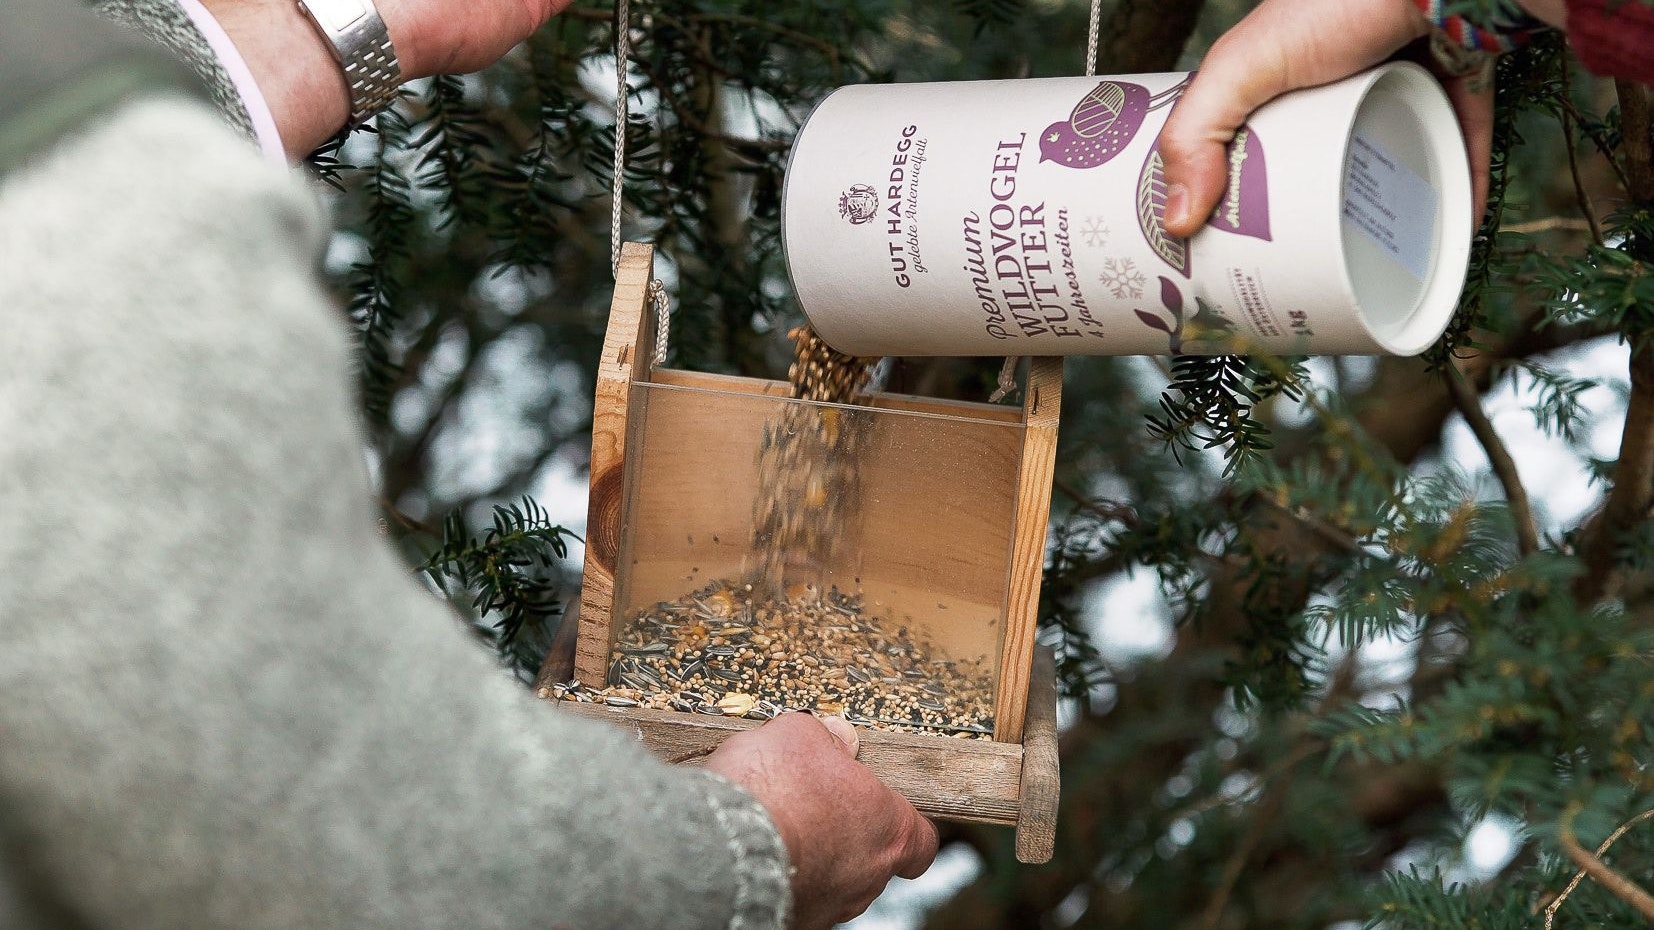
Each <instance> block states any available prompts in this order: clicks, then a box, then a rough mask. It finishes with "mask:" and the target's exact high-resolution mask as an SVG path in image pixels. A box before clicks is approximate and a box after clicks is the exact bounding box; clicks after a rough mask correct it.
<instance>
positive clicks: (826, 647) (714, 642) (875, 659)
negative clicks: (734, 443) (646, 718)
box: [552, 582, 994, 739]
mask: <svg viewBox="0 0 1654 930" xmlns="http://www.w3.org/2000/svg"><path fill="white" fill-rule="evenodd" d="M552 696H553V697H556V698H560V699H562V700H566V701H580V702H586V703H603V704H609V705H611V706H616V707H649V708H654V709H657V710H677V711H683V712H685V713H697V714H708V715H712V716H730V717H748V718H752V719H755V720H768V719H769V718H770V717H773V716H775V715H776V714H779V713H782V712H783V711H787V710H803V711H811V712H815V713H823V714H843V715H844V717H845V719H847V720H849V721H850V722H851V723H854V724H858V725H861V726H866V727H873V728H875V729H883V730H895V731H899V732H906V733H929V734H944V735H951V736H959V737H964V738H976V739H989V738H991V737H992V735H993V725H994V716H993V715H994V687H993V674H992V668H991V666H989V664H988V662H987V660H986V659H985V658H984V659H977V660H971V661H960V660H954V659H949V658H945V657H943V656H942V655H941V654H940V653H938V652H937V651H936V650H934V649H933V648H932V647H931V646H930V644H928V643H926V642H923V641H922V640H920V639H919V638H918V637H916V636H914V635H913V633H912V632H911V631H910V630H909V629H908V628H907V627H904V626H894V625H892V624H889V623H886V622H883V621H881V620H879V619H878V618H876V617H871V616H869V615H867V614H866V613H865V612H864V611H863V609H862V599H861V598H860V597H859V596H856V595H848V594H844V593H842V592H840V591H838V590H837V589H833V590H830V591H827V592H825V593H823V592H820V591H818V590H817V589H815V588H814V587H813V586H806V585H797V586H794V587H793V588H792V589H791V591H789V592H788V593H787V594H786V595H785V596H782V597H779V598H769V597H765V596H763V595H761V594H755V593H754V588H753V586H752V585H751V584H742V585H732V584H729V583H725V582H714V583H713V584H711V585H709V586H707V587H706V588H703V589H701V590H699V591H696V592H694V593H693V594H686V595H684V596H683V597H680V598H678V599H677V600H675V601H670V602H666V601H663V602H661V603H658V604H656V605H654V606H653V607H651V608H649V609H648V610H645V611H642V612H641V613H639V614H638V615H637V616H636V617H633V618H632V619H631V621H630V622H629V623H628V624H627V626H626V628H625V630H624V632H623V633H622V634H621V636H620V638H619V640H618V641H617V642H616V644H615V648H614V653H613V659H612V661H611V662H610V665H609V686H608V687H606V688H600V689H590V688H585V687H582V686H581V685H579V683H578V682H573V681H570V682H565V683H562V684H559V685H555V686H554V687H553V688H552Z"/></svg>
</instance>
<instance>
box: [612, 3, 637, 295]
mask: <svg viewBox="0 0 1654 930" xmlns="http://www.w3.org/2000/svg"><path fill="white" fill-rule="evenodd" d="M631 61H632V4H631V3H630V2H629V0H617V2H616V3H615V164H614V196H613V199H612V201H611V202H610V205H609V267H610V270H611V271H613V272H616V273H618V272H619V271H620V204H621V195H622V193H624V191H625V186H626V124H627V123H628V121H629V120H630V113H629V110H630V105H631V96H632V86H631V85H630V84H628V83H627V82H626V72H627V71H629V70H631Z"/></svg>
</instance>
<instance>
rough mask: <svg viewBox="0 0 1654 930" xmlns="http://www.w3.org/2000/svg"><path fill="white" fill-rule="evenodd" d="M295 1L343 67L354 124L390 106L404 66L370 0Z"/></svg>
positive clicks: (351, 122)
mask: <svg viewBox="0 0 1654 930" xmlns="http://www.w3.org/2000/svg"><path fill="white" fill-rule="evenodd" d="M297 2H298V6H299V10H300V11H301V12H303V13H304V14H305V16H306V17H307V18H308V19H309V20H310V22H311V23H313V24H314V25H315V26H316V29H317V30H318V31H320V32H321V34H322V37H323V38H325V39H326V40H327V42H328V45H329V46H330V47H331V48H332V49H333V57H334V58H335V59H337V60H338V62H339V66H340V67H341V68H343V69H344V73H345V84H346V85H347V86H348V87H349V88H350V125H351V126H352V127H355V126H360V125H361V124H362V123H364V122H367V120H368V119H369V118H370V117H372V116H373V115H374V114H375V113H378V112H379V111H380V110H383V109H384V108H385V107H388V106H390V104H391V101H393V100H395V99H396V94H397V92H398V91H399V90H400V89H401V87H402V67H401V65H400V64H398V63H397V60H396V50H395V49H394V48H392V47H391V37H390V33H389V32H388V31H387V30H386V29H385V21H384V20H383V19H381V18H380V16H379V10H378V9H377V8H375V7H374V5H373V2H372V0H297Z"/></svg>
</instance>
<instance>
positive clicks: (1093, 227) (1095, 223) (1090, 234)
mask: <svg viewBox="0 0 1654 930" xmlns="http://www.w3.org/2000/svg"><path fill="white" fill-rule="evenodd" d="M1108 235H1109V229H1108V224H1107V223H1105V222H1103V218H1102V217H1100V216H1088V217H1086V218H1085V225H1083V226H1081V227H1080V237H1081V238H1083V239H1085V244H1086V245H1089V246H1104V245H1108Z"/></svg>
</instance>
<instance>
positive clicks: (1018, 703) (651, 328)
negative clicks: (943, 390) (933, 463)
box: [540, 242, 1062, 862]
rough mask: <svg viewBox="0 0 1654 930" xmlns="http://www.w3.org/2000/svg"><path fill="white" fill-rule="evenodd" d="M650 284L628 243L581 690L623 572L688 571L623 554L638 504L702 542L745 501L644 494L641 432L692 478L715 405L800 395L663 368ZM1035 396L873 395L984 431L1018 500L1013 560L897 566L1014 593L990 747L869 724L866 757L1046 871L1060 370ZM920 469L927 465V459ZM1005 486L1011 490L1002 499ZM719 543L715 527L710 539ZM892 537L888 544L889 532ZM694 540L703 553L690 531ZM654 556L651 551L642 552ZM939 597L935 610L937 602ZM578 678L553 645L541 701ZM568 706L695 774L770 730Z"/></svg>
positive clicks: (897, 492) (599, 672)
mask: <svg viewBox="0 0 1654 930" xmlns="http://www.w3.org/2000/svg"><path fill="white" fill-rule="evenodd" d="M653 275H654V249H653V248H652V247H651V246H648V245H645V244H641V243H632V242H629V243H626V244H625V245H624V246H623V248H622V251H621V257H620V266H619V269H618V270H617V273H616V280H615V294H614V301H613V303H612V304H611V306H610V310H609V326H608V331H607V333H606V335H605V337H604V341H603V355H602V358H601V359H600V361H599V363H598V373H597V389H596V393H595V410H594V412H593V416H592V456H591V500H590V509H589V512H588V516H587V528H586V560H585V573H584V577H583V586H582V589H581V594H580V607H579V616H578V618H572V617H571V618H570V620H571V621H575V622H577V631H578V632H577V640H576V643H575V644H574V655H573V662H572V672H573V674H574V677H576V678H578V679H579V680H580V682H581V683H582V684H585V685H588V686H591V687H601V686H603V685H604V684H606V681H605V679H606V676H607V673H608V666H609V662H610V650H611V644H612V643H613V641H614V634H615V629H616V625H617V621H618V620H620V619H622V618H621V617H619V616H617V611H621V610H623V609H624V605H620V604H618V603H617V597H618V596H619V592H620V588H621V587H622V583H623V582H626V579H623V578H622V577H621V574H622V573H623V572H627V571H631V572H632V576H633V577H632V580H631V581H630V582H628V583H634V584H638V585H640V586H643V587H645V588H647V589H648V590H651V591H653V590H657V589H658V590H664V589H663V588H662V587H661V586H662V585H669V584H671V583H673V579H682V578H683V577H685V576H683V575H682V574H679V575H676V576H672V577H671V578H668V577H667V575H669V574H670V572H671V571H680V572H681V571H682V569H683V565H682V563H681V562H678V563H674V562H673V560H672V559H671V557H670V553H663V550H662V547H663V546H670V545H674V544H677V541H676V540H675V539H674V540H665V541H662V540H660V539H656V538H654V536H652V535H649V534H639V535H643V536H647V537H648V538H644V539H642V540H640V541H634V543H632V544H631V549H632V550H635V551H629V552H623V549H626V548H627V545H628V544H627V543H625V542H624V540H626V539H627V538H628V537H627V535H626V532H625V531H626V529H627V527H625V526H623V523H624V522H625V520H626V519H627V514H628V506H629V502H630V501H631V499H632V498H634V497H637V496H639V495H648V494H653V495H654V497H652V498H649V500H651V501H654V502H657V503H658V502H659V501H666V502H667V503H668V504H670V505H671V506H678V507H682V508H684V512H685V514H686V517H685V519H686V520H688V521H689V523H690V525H691V526H692V527H694V529H695V531H696V532H698V531H700V527H699V526H698V525H697V521H702V522H713V523H714V524H715V522H716V519H717V518H720V517H728V514H714V515H713V516H708V514H713V510H712V508H716V507H720V506H721V507H723V509H724V510H725V511H730V510H731V509H732V508H731V506H730V505H729V504H728V503H727V502H723V501H725V499H727V498H730V497H733V496H736V495H730V494H729V492H728V489H727V488H723V487H699V486H694V487H684V488H680V487H676V486H673V487H668V488H650V487H645V486H644V485H645V484H647V483H648V482H645V481H642V480H640V478H639V473H640V472H641V471H643V470H644V464H643V463H642V462H640V461H639V459H640V458H641V457H642V456H644V455H645V454H646V453H647V446H646V444H645V442H644V439H643V437H642V435H641V431H642V430H643V429H644V426H643V423H644V421H645V420H646V419H649V418H650V417H651V416H652V417H653V420H652V422H651V426H650V428H651V429H657V430H660V429H667V430H678V431H679V432H675V433H672V435H671V437H670V438H671V439H673V440H674V441H673V442H672V443H670V444H669V445H670V447H671V448H672V450H673V459H674V461H676V460H678V459H679V458H680V457H681V459H682V460H683V461H684V462H685V465H684V468H683V469H682V471H684V472H690V473H692V472H693V471H694V468H693V466H694V464H695V461H696V460H695V456H696V454H697V446H698V443H697V441H696V440H697V438H698V437H701V436H703V435H704V433H705V432H706V431H707V430H713V431H715V430H716V429H717V423H716V418H717V417H718V416H721V415H724V413H721V412H720V411H719V410H714V409H706V410H705V411H704V413H703V411H702V409H701V408H703V407H705V408H713V407H717V406H718V405H719V401H720V399H724V398H727V399H728V400H729V403H727V404H724V405H723V406H724V408H725V413H727V411H728V410H729V409H734V408H735V406H736V405H739V404H743V403H744V404H746V408H747V409H750V408H751V407H752V405H753V402H754V398H759V399H762V398H789V397H790V396H791V389H790V386H789V385H788V384H786V383H785V382H779V381H766V380H761V379H754V378H737V377H731V376H727V375H713V374H704V373H698V372H689V371H679V370H674V369H667V368H656V367H655V365H654V352H655V319H654V314H653V313H651V312H649V300H648V288H649V283H650V281H651V280H652V279H653ZM637 385H648V386H651V387H647V388H639V387H637ZM657 385H665V386H669V387H676V388H688V389H694V390H696V391H699V392H702V393H701V394H700V395H697V396H698V397H701V398H704V401H705V402H704V403H701V404H699V405H698V406H691V407H690V408H689V410H690V412H689V413H687V414H685V413H682V412H681V411H680V412H679V413H677V414H673V415H668V413H666V412H664V411H653V410H652V411H648V412H647V413H646V412H645V410H644V408H645V407H646V406H647V398H646V397H644V396H643V395H645V394H646V393H648V391H649V390H652V389H653V387H652V386H657ZM1024 396H1025V401H1024V404H1023V407H1022V409H1021V410H1017V409H1016V408H1012V407H1005V406H996V405H989V404H977V403H968V402H963V401H946V400H936V399H931V398H919V397H908V396H903V395H890V394H879V395H875V396H873V397H872V398H871V405H872V407H874V408H882V409H886V410H892V411H907V412H910V413H919V414H927V415H940V419H939V418H938V417H935V416H932V417H931V419H932V420H938V422H944V421H945V424H954V423H957V424H962V425H961V426H959V427H958V428H959V429H961V430H966V429H969V428H971V426H972V424H973V423H975V424H978V425H979V427H980V428H979V429H978V432H979V433H982V432H986V433H991V434H993V435H992V436H991V437H990V438H991V439H992V441H991V442H987V443H986V444H985V445H984V446H983V449H982V455H983V457H984V459H985V460H991V461H993V462H996V463H998V464H999V465H1001V466H1003V467H1002V468H1000V472H1001V473H1002V475H1003V478H1002V479H1001V484H998V485H994V486H992V487H991V488H990V490H989V492H988V493H989V495H990V496H991V497H994V498H998V497H1001V496H1003V497H1004V498H1007V500H1006V501H998V503H1000V504H1002V505H1003V507H1004V512H1005V515H1006V517H1007V519H1008V520H1009V522H1010V527H1009V535H1008V544H1007V546H1006V548H1007V549H1008V551H1009V556H1008V559H1007V556H1006V553H1005V552H1000V553H998V554H997V555H996V554H994V553H986V554H975V553H970V552H962V553H959V554H958V557H957V558H950V559H947V560H932V561H933V562H934V561H947V562H949V563H956V564H948V565H942V566H937V565H934V564H932V563H931V562H926V563H925V564H923V565H915V566H911V567H906V568H904V567H903V566H901V565H896V566H895V568H893V569H890V570H891V571H902V570H906V571H910V572H911V573H913V574H914V575H915V576H918V575H924V576H925V578H926V579H929V581H930V583H932V584H940V585H944V586H950V587H951V586H955V585H957V586H960V587H968V586H970V585H972V584H978V586H981V585H986V584H995V585H1002V586H1003V591H1004V594H1003V598H1002V599H1001V600H1000V602H999V603H998V604H996V605H995V607H994V609H993V610H992V611H990V615H984V616H985V617H986V620H985V625H986V626H987V627H997V626H998V624H999V621H1000V619H1001V616H1002V618H1003V627H1002V629H1001V630H1000V632H999V634H998V644H999V646H998V648H999V663H998V668H999V679H998V693H997V699H996V706H995V728H994V739H993V740H991V741H990V740H967V739H958V738H955V737H951V736H933V735H920V734H912V733H900V732H892V731H886V730H879V729H868V728H864V729H862V732H861V753H860V756H859V758H860V760H861V761H862V762H863V763H865V764H866V765H867V766H868V767H870V768H871V769H872V770H873V771H874V772H875V773H876V774H877V775H878V776H879V777H880V778H881V779H882V780H884V782H885V783H886V784H888V785H889V786H890V787H892V788H893V789H895V790H896V791H898V792H900V793H901V794H903V795H904V796H905V797H907V798H908V800H910V801H912V802H913V804H914V806H915V807H917V808H918V809H919V810H920V811H921V812H922V813H924V814H926V815H929V816H932V817H937V818H940V819H945V820H960V821H969V822H977V823H992V824H1003V825H1014V826H1015V827H1016V828H1017V837H1016V848H1017V858H1019V859H1020V860H1022V861H1024V862H1044V861H1047V860H1048V859H1050V857H1051V853H1052V846H1053V842H1054V838H1055V828H1056V813H1057V800H1058V768H1057V740H1056V735H1057V734H1056V682H1055V670H1054V665H1053V661H1052V656H1051V653H1050V650H1049V649H1045V648H1043V647H1039V646H1037V645H1036V643H1035V635H1034V634H1035V623H1036V618H1037V610H1038V604H1039V591H1040V580H1041V574H1042V570H1043V567H1044V557H1045V538H1046V523H1047V518H1048V511H1049V508H1050V501H1051V478H1052V469H1053V462H1054V458H1055V453H1056V441H1057V418H1058V413H1059V410H1060V406H1061V399H1062V360H1061V359H1056V358H1038V359H1033V360H1032V364H1031V365H1030V366H1029V375H1028V382H1027V385H1026V388H1025V391H1024ZM769 403H774V401H770V402H769ZM674 417H676V419H674ZM982 424H986V425H982ZM996 425H997V429H995V428H994V427H995V426H996ZM1013 427H1020V429H1018V428H1013ZM973 451H975V447H973ZM921 457H922V456H921ZM910 464H911V465H913V466H917V467H919V468H921V469H922V466H923V465H924V464H925V463H923V462H918V463H910ZM670 465H671V463H670V462H669V463H666V464H665V465H658V466H656V467H659V468H660V470H658V471H651V472H650V474H651V480H655V479H659V481H658V483H660V484H668V483H671V482H672V481H673V480H675V478H676V475H675V470H674V469H673V468H671V467H669V466H670ZM872 470H873V471H874V472H877V471H878V470H879V469H877V468H874V469H872ZM921 474H922V472H921ZM684 480H692V479H684ZM730 480H731V482H732V483H733V482H734V481H735V479H734V478H731V479H730ZM869 480H870V481H877V480H880V477H879V476H878V475H876V474H875V475H873V476H871V477H870V478H869ZM891 480H893V481H894V482H895V483H894V484H893V485H892V486H891V487H889V488H884V489H883V492H884V493H883V494H882V495H881V499H886V500H891V499H894V500H899V501H901V502H902V506H904V507H907V508H909V510H910V513H911V519H909V520H904V521H898V522H904V523H909V524H911V525H910V526H907V527H904V528H901V529H902V531H903V532H912V531H913V530H912V527H913V526H919V527H924V528H927V529H929V531H930V532H933V533H937V534H940V538H942V539H944V540H946V539H949V538H953V536H952V535H950V533H951V532H952V531H953V530H954V529H956V528H954V527H948V526H940V527H931V526H929V524H928V515H929V514H930V513H931V512H932V510H927V507H926V501H925V500H924V492H925V485H924V482H922V481H915V480H913V479H912V477H911V476H909V477H907V478H906V479H902V478H897V479H891ZM1000 490H1002V491H1003V492H1004V493H1003V495H1001V494H999V491H1000ZM721 502H723V503H721ZM742 506H745V504H743V505H742ZM696 508H700V509H699V510H697V509H696ZM957 510H958V508H955V511H957ZM741 516H742V517H743V518H744V517H745V516H746V515H745V514H742V515H741ZM730 519H733V518H730ZM954 519H956V520H969V519H971V516H970V515H969V514H966V515H965V516H963V517H960V516H957V515H956V516H955V518H954ZM711 532H712V530H710V529H708V530H707V532H706V533H703V536H706V535H709V534H710V533H711ZM861 532H862V534H863V536H864V537H866V538H865V539H864V540H863V545H864V546H865V548H866V549H867V550H868V552H869V553H870V554H869V555H867V556H866V558H867V560H868V561H869V562H870V563H872V562H881V561H893V562H899V561H900V557H899V550H896V549H893V548H891V546H890V544H889V542H888V541H881V539H880V538H878V537H879V533H880V531H879V530H878V528H873V529H868V528H865V527H864V528H863V529H862V531H861ZM884 532H885V534H886V535H889V534H890V532H891V531H884ZM726 533H728V531H727V530H726ZM657 535H658V534H657ZM729 535H731V536H733V535H735V534H733V533H729ZM689 536H690V540H689V541H690V543H693V542H694V540H693V532H692V533H690V534H689ZM711 538H712V539H713V540H714V541H716V540H717V538H718V537H717V536H715V535H712V536H711ZM746 542H747V540H746V539H730V540H725V541H724V542H723V544H724V545H726V546H730V547H735V546H741V545H745V544H746ZM702 545H703V546H704V545H706V544H705V543H704V542H703V544H702ZM646 548H648V551H644V550H645V549H646ZM973 560H974V561H973ZM1007 565H1008V576H1007ZM879 568H880V566H879V565H874V566H873V567H871V568H866V569H864V573H866V574H869V575H871V574H873V573H874V572H875V571H876V570H878V569H879ZM697 570H698V569H697ZM950 573H951V574H950ZM645 576H648V577H647V578H645ZM640 579H641V580H640ZM981 579H986V580H981ZM902 580H903V581H906V580H909V579H905V578H904V579H902ZM645 581H648V582H649V584H648V585H646V584H645V583H644V582H645ZM868 582H869V584H870V585H872V584H873V583H874V580H873V579H872V578H871V577H870V578H869V579H868ZM679 583H681V581H679ZM885 584H886V587H887V588H888V590H889V591H891V592H896V593H893V594H891V595H890V596H891V597H892V598H898V599H899V598H900V597H901V596H902V595H901V592H902V591H904V590H905V588H904V586H903V585H902V584H899V583H890V582H888V579H887V580H886V582H885ZM651 585H652V586H651ZM680 590H688V588H687V587H685V588H682V589H680ZM991 590H999V589H998V588H993V589H991ZM931 600H932V601H934V600H935V599H934V597H933V598H931ZM924 606H927V607H928V606H933V605H931V604H926V605H924ZM934 606H941V605H934ZM974 619H975V618H972V617H967V618H965V619H963V620H962V621H961V622H962V624H963V625H966V626H970V625H972V624H973V622H974ZM976 632H978V633H980V632H981V631H976ZM569 671H570V663H569V662H568V661H567V659H566V658H564V659H561V660H560V659H559V656H558V655H557V653H556V650H555V648H554V652H553V655H552V656H550V657H548V659H547V664H546V668H545V670H543V671H542V674H541V680H540V694H541V696H542V697H547V698H549V697H551V695H552V691H551V685H552V683H553V682H555V681H560V680H563V679H565V678H566V677H567V676H568V674H569ZM557 706H558V707H560V708H562V709H565V710H569V711H572V712H575V713H579V714H582V715H584V716H589V717H593V718H596V719H603V720H610V721H612V722H615V723H619V724H623V725H625V726H626V727H627V728H628V729H629V730H632V731H633V732H635V733H636V734H637V735H638V737H639V738H640V739H641V740H642V741H643V742H644V743H645V744H646V745H647V746H649V748H650V749H651V750H652V751H654V752H655V753H656V754H657V755H659V756H661V757H662V758H664V759H666V760H667V761H669V762H674V763H691V764H693V763H696V762H698V761H699V760H700V759H701V758H704V757H705V756H706V755H707V754H709V753H710V752H712V750H714V749H715V748H717V746H718V744H719V743H720V742H722V741H723V740H724V738H726V737H728V736H729V735H731V734H732V733H736V732H740V731H742V730H746V729H751V728H753V727H756V726H759V725H760V723H759V721H757V720H749V719H745V718H734V717H715V716H714V717H709V716H702V715H695V714H686V713H679V712H676V711H663V710H652V709H649V708H643V707H612V706H608V705H605V704H596V703H590V704H588V703H576V702H570V701H562V702H558V705H557Z"/></svg>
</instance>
